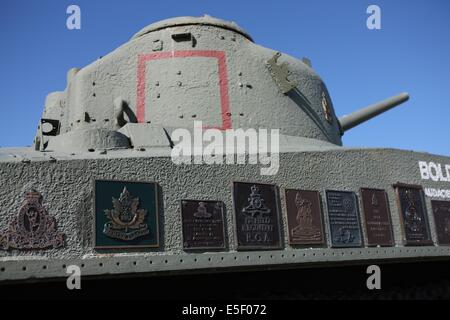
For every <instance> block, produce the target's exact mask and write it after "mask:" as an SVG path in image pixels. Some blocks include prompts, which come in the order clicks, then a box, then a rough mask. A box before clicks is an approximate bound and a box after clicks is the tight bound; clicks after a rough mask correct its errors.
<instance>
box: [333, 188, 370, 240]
mask: <svg viewBox="0 0 450 320" xmlns="http://www.w3.org/2000/svg"><path fill="white" fill-rule="evenodd" d="M326 197H327V207H328V220H329V227H330V237H331V246H332V247H333V248H352V247H361V246H362V235H361V224H360V221H359V210H358V201H357V199H356V194H355V193H354V192H347V191H329V190H327V191H326Z"/></svg>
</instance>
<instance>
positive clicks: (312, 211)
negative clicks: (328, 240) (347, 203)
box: [286, 189, 325, 245]
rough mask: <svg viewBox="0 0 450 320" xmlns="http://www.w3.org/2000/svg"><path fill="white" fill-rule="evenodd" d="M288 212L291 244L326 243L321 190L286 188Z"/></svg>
mask: <svg viewBox="0 0 450 320" xmlns="http://www.w3.org/2000/svg"><path fill="white" fill-rule="evenodd" d="M286 212H287V222H288V231H289V237H288V239H289V244H292V245H323V244H325V236H324V233H323V225H322V210H321V205H320V195H319V192H317V191H305V190H292V189H288V190H286Z"/></svg>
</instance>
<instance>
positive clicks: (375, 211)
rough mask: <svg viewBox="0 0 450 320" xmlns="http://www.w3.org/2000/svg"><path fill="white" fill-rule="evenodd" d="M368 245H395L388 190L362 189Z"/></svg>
mask: <svg viewBox="0 0 450 320" xmlns="http://www.w3.org/2000/svg"><path fill="white" fill-rule="evenodd" d="M361 198H362V202H363V210H364V217H365V224H366V231H367V245H368V246H393V245H394V237H393V234H392V224H391V215H390V211H389V202H388V198H387V194H386V191H384V190H378V189H367V188H362V189H361Z"/></svg>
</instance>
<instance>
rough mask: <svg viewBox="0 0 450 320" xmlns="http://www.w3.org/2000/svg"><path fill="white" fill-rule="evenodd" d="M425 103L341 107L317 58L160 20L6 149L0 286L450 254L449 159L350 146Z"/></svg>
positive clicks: (232, 30) (71, 78) (81, 73)
mask: <svg viewBox="0 0 450 320" xmlns="http://www.w3.org/2000/svg"><path fill="white" fill-rule="evenodd" d="M408 98H409V96H408V94H407V93H401V94H399V95H397V96H394V97H391V98H388V99H386V100H384V101H382V102H378V103H375V104H373V105H371V106H368V107H366V108H363V109H360V110H358V111H355V112H354V113H352V114H349V115H344V116H341V117H338V116H337V115H336V112H335V108H334V106H333V103H332V99H331V97H330V95H329V93H328V90H327V88H326V86H325V83H324V82H323V80H322V79H321V78H320V76H319V75H318V74H317V73H316V72H315V71H314V69H313V67H312V65H311V62H310V60H309V59H306V58H303V59H297V58H295V57H292V56H289V55H287V54H284V53H280V52H278V51H276V50H272V49H269V48H265V47H262V46H260V45H258V44H256V43H254V42H253V40H252V37H251V36H250V35H249V34H248V33H247V32H246V31H245V30H244V29H242V28H241V27H239V26H238V25H237V24H235V23H233V22H227V21H223V20H220V19H216V18H212V17H209V16H203V17H178V18H172V19H168V20H164V21H160V22H156V23H153V24H150V25H149V26H147V27H145V28H143V29H142V30H140V31H139V32H137V33H136V34H135V35H133V36H132V37H131V38H130V40H129V41H128V42H127V43H125V44H123V45H122V46H120V47H119V48H117V49H116V50H114V51H113V52H111V53H109V54H107V55H105V56H103V57H101V58H99V59H97V60H95V61H94V62H92V63H91V64H89V65H87V66H84V67H82V68H72V69H70V70H69V71H68V72H67V84H66V89H65V90H64V91H62V92H52V93H50V94H49V95H48V96H47V98H46V101H45V108H44V110H43V113H42V118H41V119H40V120H39V123H38V124H37V131H36V135H35V137H34V140H33V145H32V147H27V148H1V149H0V177H1V183H2V196H1V197H0V208H1V213H0V280H1V281H2V282H4V283H5V282H13V283H16V282H17V283H19V282H28V281H36V280H39V279H41V280H49V279H65V278H66V277H67V276H68V268H69V267H71V266H75V267H77V268H78V269H79V270H80V271H81V275H82V276H86V277H100V278H101V277H103V276H106V275H109V276H111V275H114V276H116V275H117V276H119V275H120V276H136V275H139V276H140V275H160V274H167V273H170V274H186V273H204V272H206V273H207V272H212V271H214V272H217V271H240V270H261V269H271V270H272V269H277V268H285V267H292V268H297V267H302V266H309V265H323V266H326V265H345V264H355V263H356V264H364V265H368V264H373V263H376V262H380V261H395V262H402V261H411V260H413V261H422V260H427V259H433V260H436V259H438V260H446V259H448V257H449V256H450V248H449V247H448V245H449V244H450V203H449V202H447V201H445V200H446V199H447V200H448V199H449V198H450V191H449V190H448V189H450V188H449V182H450V158H449V157H445V156H439V155H432V154H428V153H422V152H414V151H409V150H397V149H387V148H376V149H369V148H348V147H345V146H343V145H342V136H343V135H344V134H345V133H346V132H347V131H348V130H350V129H352V128H353V127H355V126H357V125H361V124H362V123H363V122H365V121H367V120H369V119H371V118H373V117H375V116H377V115H379V114H380V113H382V112H385V111H387V110H389V109H391V108H393V107H395V106H397V105H400V104H402V103H403V102H405V101H407V100H408ZM355 110H357V109H356V108H355ZM264 130H265V131H264ZM207 132H209V133H208V137H205V135H206V133H207ZM229 132H234V134H236V132H238V133H239V134H241V133H243V134H244V135H245V137H244V138H243V139H241V140H239V141H237V142H236V144H235V145H233V147H232V148H229V146H226V148H223V149H222V150H223V152H222V151H221V150H219V148H218V146H221V145H224V144H225V142H224V143H223V144H222V143H219V144H217V145H215V150H216V151H215V152H214V154H213V155H211V157H209V158H208V160H206V159H205V158H204V157H203V158H202V157H201V155H204V154H205V153H206V150H207V149H208V146H209V147H210V149H211V148H212V147H211V143H212V141H213V137H214V138H216V140H217V139H219V138H220V137H224V139H225V136H226V134H227V133H229ZM264 133H267V135H266V136H264ZM269 133H271V134H270V137H269ZM186 135H187V136H189V139H191V138H193V139H195V138H196V137H197V138H198V137H200V138H199V139H200V141H194V142H193V143H192V145H191V146H192V148H191V149H189V150H191V151H192V152H191V153H190V152H189V151H186V150H187V149H184V151H185V152H181V151H182V148H181V147H180V146H181V142H183V143H186V142H187V141H188V140H187V138H186ZM255 136H256V137H257V139H258V140H251V139H252V138H253V137H255ZM235 137H237V134H236V136H235ZM185 138H186V139H185ZM401 138H402V137H401V136H400V135H399V136H398V137H397V138H393V139H401ZM32 139H33V137H30V141H31V140H32ZM182 140H184V141H182ZM223 141H226V140H223ZM256 141H257V143H256ZM267 141H268V143H267V144H264V142H267ZM185 146H186V144H185ZM174 152H177V155H178V156H180V157H178V156H176V157H174ZM261 155H265V158H264V157H261ZM199 156H200V159H198V157H199ZM234 156H236V157H234ZM269 156H270V157H272V156H273V157H272V158H270V157H269ZM275 156H276V157H275ZM255 158H256V161H253V162H252V159H253V160H255ZM229 159H231V160H230V161H228V160H229ZM233 159H234V161H233ZM239 159H240V160H239ZM264 159H265V160H266V162H264ZM267 159H269V160H271V161H270V162H269V161H267ZM190 160H192V161H190ZM208 161H209V162H208ZM269 167H270V168H269ZM263 169H266V170H263Z"/></svg>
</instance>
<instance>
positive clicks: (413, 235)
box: [394, 183, 433, 245]
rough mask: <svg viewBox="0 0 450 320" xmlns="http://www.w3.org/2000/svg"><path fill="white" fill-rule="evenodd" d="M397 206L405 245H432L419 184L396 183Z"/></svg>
mask: <svg viewBox="0 0 450 320" xmlns="http://www.w3.org/2000/svg"><path fill="white" fill-rule="evenodd" d="M394 188H395V190H396V193H397V200H398V208H399V210H400V217H401V221H402V225H403V232H404V237H405V244H406V245H432V244H433V241H432V239H431V233H430V227H429V225H428V215H427V210H426V207H425V203H424V198H423V190H422V187H421V186H416V185H407V184H402V183H397V184H395V185H394Z"/></svg>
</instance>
